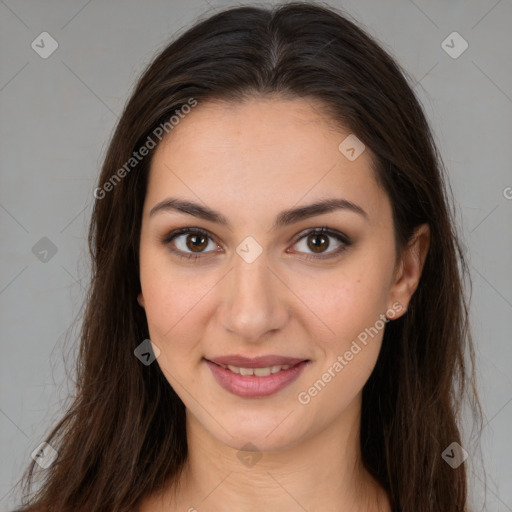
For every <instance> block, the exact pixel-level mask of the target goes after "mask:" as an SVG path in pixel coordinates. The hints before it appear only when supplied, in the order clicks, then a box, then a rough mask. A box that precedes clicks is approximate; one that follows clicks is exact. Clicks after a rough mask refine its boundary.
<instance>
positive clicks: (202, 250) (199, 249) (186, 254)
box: [162, 227, 352, 260]
mask: <svg viewBox="0 0 512 512" xmlns="http://www.w3.org/2000/svg"><path fill="white" fill-rule="evenodd" d="M331 238H333V239H335V241H336V242H335V250H331V251H329V252H325V251H326V250H327V249H328V248H329V247H331V242H330V240H329V239H331ZM210 242H211V243H210ZM162 243H164V244H165V245H167V246H168V247H169V250H170V251H171V252H172V253H173V254H175V255H177V256H178V257H180V258H185V259H190V260H196V259H197V258H200V257H207V256H206V253H211V252H216V249H217V248H218V247H219V245H218V244H217V243H216V242H215V241H214V240H213V238H212V237H211V236H210V234H209V233H208V232H207V231H205V230H203V229H200V228H190V227H187V228H181V229H177V230H175V231H173V232H171V233H169V234H168V235H166V236H165V237H164V238H163V239H162ZM351 243H352V242H351V241H350V239H349V238H348V237H347V236H346V235H344V234H343V233H341V232H339V231H336V230H333V229H330V228H328V227H322V228H315V229H311V230H309V231H307V232H306V233H302V236H300V238H299V239H298V240H297V242H295V243H294V246H297V245H298V246H300V245H301V244H302V246H303V249H305V250H308V249H309V250H311V251H312V253H310V254H309V255H306V256H305V257H304V259H306V260H310V259H317V260H318V259H326V258H333V257H335V256H337V255H339V254H340V253H341V252H342V251H344V250H345V249H346V248H347V247H348V246H350V245H351ZM336 244H337V246H336ZM208 247H210V249H211V250H206V249H208ZM298 252H304V251H303V250H300V251H298Z"/></svg>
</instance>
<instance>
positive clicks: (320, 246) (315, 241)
mask: <svg viewBox="0 0 512 512" xmlns="http://www.w3.org/2000/svg"><path fill="white" fill-rule="evenodd" d="M331 240H334V245H333V243H332V242H331ZM351 244H352V242H351V241H350V239H349V238H348V237H347V236H346V235H344V234H343V233H340V232H339V231H335V230H332V229H330V228H327V227H324V228H317V229H314V230H310V231H309V232H307V233H305V234H304V235H303V236H302V237H301V238H299V240H298V241H297V242H296V243H295V244H294V247H295V248H296V250H297V252H302V253H305V254H306V256H305V258H306V259H312V260H313V259H323V258H331V257H335V256H337V255H338V254H340V253H341V252H343V251H344V250H345V249H346V248H347V247H349V246H350V245H351ZM331 247H332V250H330V251H328V249H331ZM294 252H295V251H294Z"/></svg>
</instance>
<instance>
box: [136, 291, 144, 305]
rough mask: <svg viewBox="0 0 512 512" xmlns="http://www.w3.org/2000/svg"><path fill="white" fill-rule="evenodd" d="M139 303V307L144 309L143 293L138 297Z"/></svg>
mask: <svg viewBox="0 0 512 512" xmlns="http://www.w3.org/2000/svg"><path fill="white" fill-rule="evenodd" d="M137 302H138V303H139V306H141V307H144V296H143V295H142V292H140V293H139V295H137Z"/></svg>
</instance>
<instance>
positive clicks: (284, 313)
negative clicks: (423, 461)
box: [138, 97, 429, 512]
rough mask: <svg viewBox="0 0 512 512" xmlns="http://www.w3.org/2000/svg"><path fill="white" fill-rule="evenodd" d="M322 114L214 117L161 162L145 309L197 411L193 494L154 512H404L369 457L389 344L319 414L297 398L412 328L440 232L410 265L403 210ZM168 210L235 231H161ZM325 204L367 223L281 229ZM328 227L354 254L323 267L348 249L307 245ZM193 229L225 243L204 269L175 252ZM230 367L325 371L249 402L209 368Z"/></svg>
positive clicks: (283, 107)
mask: <svg viewBox="0 0 512 512" xmlns="http://www.w3.org/2000/svg"><path fill="white" fill-rule="evenodd" d="M315 107H316V106H315V102H314V101H312V100H305V99H293V100H285V99H280V98H276V97H273V98H268V97H267V98H264V97H260V98H252V99H250V100H247V101H245V102H243V103H242V102H240V103H223V102H203V103H199V104H198V105H197V106H196V107H195V108H194V109H192V111H191V112H190V113H189V114H187V116H186V117H185V118H184V119H183V120H181V121H180V123H179V124H178V125H177V126H176V127H174V129H173V130H172V131H171V132H170V133H169V135H167V137H166V138H165V139H164V140H163V142H162V143H161V144H160V145H159V146H158V147H157V148H156V150H155V154H154V158H153V161H152V164H151V169H150V176H149V183H148V189H147V195H146V199H145V204H144V210H143V220H142V229H141V240H140V264H141V270H140V281H141V289H142V292H141V294H140V295H139V297H138V301H139V304H140V305H141V307H143V308H144V309H145V312H146V316H147V320H148V326H149V333H150V337H151V340H152V342H153V343H154V344H155V345H156V346H157V347H158V348H159V349H160V355H159V357H158V358H157V360H156V363H155V364H159V365H160V367H161V369H162V371H163V373H164V374H165V376H166V378H167V380H168V381H169V384H170V385H172V386H173V388H174V389H175V391H176V392H177V394H178V395H179V396H180V398H181V399H182V401H183V402H184V404H185V406H186V411H187V413H186V414H187V438H188V444H189V458H188V461H187V465H186V467H185V472H184V474H183V478H182V479H181V481H180V485H179V487H177V488H176V489H174V488H172V487H171V486H169V488H168V489H166V490H165V491H164V492H161V493H159V494H158V495H157V494H153V495H151V496H148V497H147V498H146V499H145V500H144V501H143V502H142V503H141V506H140V510H141V511H142V512H160V511H162V512H163V511H164V510H166V511H169V510H180V511H181V510H182V511H187V510H190V511H193V510H200V511H201V512H208V511H215V512H224V511H226V512H227V511H232V510H244V511H249V512H250V511H260V510H269V511H277V510H286V511H290V512H294V511H301V512H303V511H304V510H308V511H310V512H313V511H319V510H322V511H336V512H340V511H343V510H347V511H356V512H357V511H363V510H364V511H375V512H376V511H388V512H389V511H390V510H391V508H390V505H389V500H388V497H387V495H386V493H385V492H384V490H383V489H382V488H381V487H380V486H379V485H378V483H377V482H376V481H375V480H374V479H373V478H372V477H371V476H370V475H369V473H368V472H367V471H366V470H365V469H364V467H363V465H362V462H361V454H360V448H359V429H360V414H361V396H362V388H363V386H364V384H365V382H366V381H367V379H368V378H369V376H370V374H371V372H372V370H373V368H374V366H375V363H376V360H377V356H378V354H379V350H380V347H381V341H382V335H383V332H384V329H382V328H381V329H379V332H378V334H377V335H375V336H373V337H371V338H369V340H368V343H367V344H366V345H364V346H363V345H362V344H361V343H359V345H360V346H361V347H362V349H361V350H360V351H359V352H358V353H357V355H354V357H353V358H352V360H350V361H347V365H346V366H344V367H343V369H342V370H341V371H339V372H334V374H335V377H332V378H331V380H330V382H328V383H327V384H326V385H325V387H324V388H323V389H322V390H321V391H320V392H318V393H317V394H316V396H314V397H310V398H311V399H310V401H309V403H307V404H304V403H300V402H299V400H298V395H299V393H301V392H304V391H306V392H307V390H308V389H309V388H310V387H311V386H312V385H313V383H315V381H317V380H318V379H320V378H321V377H322V375H323V374H324V373H325V372H326V371H328V369H329V368H330V367H331V374H332V366H333V364H334V363H335V361H337V358H338V356H339V355H342V356H343V354H345V352H346V351H347V350H349V349H350V346H351V343H352V342H353V341H354V340H356V339H357V336H358V335H359V334H360V333H361V332H363V331H364V330H365V329H366V328H369V327H371V326H375V325H376V322H377V321H378V320H379V318H380V319H382V318H384V316H383V315H385V314H386V312H387V311H390V310H391V311H392V313H394V318H395V319H396V318H398V317H399V316H401V315H402V314H405V313H406V309H407V306H408V303H409V300H410V298H411V296H412V294H413V293H414V291H415V290H416V288H417V285H418V281H419V278H420V275H421V271H422V268H423V264H424V260H425V257H426V254H427V251H428V245H429V229H428V226H426V225H423V226H420V227H419V228H418V230H417V231H416V234H415V236H414V237H413V239H412V240H411V244H410V245H409V247H408V248H406V249H405V250H404V251H403V252H401V253H400V254H397V253H396V252H395V241H394V231H393V222H392V210H391V205H390V202H389V199H388V196H387V194H386V193H385V192H384V190H383V189H382V188H380V186H379V185H378V184H377V182H376V181H375V177H374V173H373V170H372V169H371V167H370V165H371V161H372V160H371V158H372V156H371V154H370V150H369V149H368V148H366V150H365V151H363V153H362V154H361V155H360V156H359V157H358V158H356V159H355V160H354V161H350V160H349V159H347V158H346V157H345V156H344V154H342V153H341V152H340V151H339V150H338V145H339V144H340V143H341V142H342V141H343V140H344V139H345V137H347V136H348V135H349V133H350V132H349V131H347V130H341V129H340V128H338V127H335V126H334V125H333V123H332V122H329V120H328V119H326V118H325V117H323V116H322V115H321V114H320V113H319V110H320V109H318V108H315ZM168 197H176V198H181V199H186V200H189V201H193V202H197V203H199V204H201V205H203V206H208V207H209V208H211V209H213V210H215V211H217V212H219V213H221V214H222V215H224V216H225V217H226V218H227V219H228V220H229V222H230V224H231V227H230V228H227V227H225V226H222V225H220V224H217V223H214V222H211V221H208V220H203V219H200V218H197V217H193V216H191V215H187V214H185V213H180V212H176V211H160V212H158V213H156V214H154V215H153V216H151V217H150V215H149V212H150V211H151V209H152V208H153V207H154V206H155V205H156V204H157V203H159V202H160V201H162V200H164V199H166V198H168ZM325 198H344V199H347V200H349V201H351V202H353V203H355V204H357V205H358V206H360V207H361V208H362V209H363V210H364V211H365V212H366V213H367V218H365V217H364V216H362V215H360V214H357V213H355V212H353V211H350V210H347V209H339V210H335V211H332V212H329V213H323V214H321V215H317V216H314V217H310V218H308V219H303V220H300V221H299V222H297V223H295V224H292V225H289V226H283V227H279V228H277V229H275V230H271V226H272V224H273V222H274V220H275V218H276V217H277V215H278V214H279V213H280V212H281V211H283V210H285V209H289V208H296V207H299V206H305V205H308V204H311V203H313V202H316V201H317V200H320V199H325ZM322 226H328V227H330V228H331V229H333V230H337V231H339V232H341V233H344V234H345V235H347V236H348V237H349V238H350V240H351V241H352V244H351V245H350V246H347V247H346V248H345V250H344V251H343V252H341V253H340V254H339V255H338V256H333V257H331V258H329V259H323V260H322V259H317V260H311V261H308V260H307V259H305V258H306V257H307V256H308V255H309V256H313V257H314V256H315V255H318V254H334V253H335V252H336V249H337V248H338V247H339V246H340V242H338V241H337V240H336V239H335V238H333V237H328V240H329V245H328V246H327V245H326V244H325V243H324V245H322V246H321V249H320V252H318V251H317V252H315V250H314V249H315V248H314V242H315V241H318V237H315V236H312V237H311V236H310V237H309V241H310V243H309V244H308V236H307V234H306V235H301V233H302V232H304V231H305V230H308V229H313V228H319V227H322ZM182 227H199V228H203V229H204V230H207V231H208V232H209V233H210V235H211V237H212V238H211V240H210V239H207V241H208V242H207V245H206V243H205V244H204V246H202V248H201V249H199V254H202V256H200V258H199V259H197V260H186V259H180V258H179V257H178V256H176V255H174V254H173V253H171V252H170V250H169V246H170V245H172V242H169V243H167V245H166V244H165V243H163V242H162V238H163V237H165V235H167V234H169V233H171V232H172V231H173V230H175V229H178V228H182ZM297 235H299V236H297ZM247 236H251V237H253V238H254V239H255V240H256V241H257V242H258V244H259V245H260V246H261V249H262V253H261V254H260V255H259V256H258V257H257V258H256V260H255V261H253V262H252V263H247V262H246V261H245V260H244V259H243V258H242V257H240V256H239V254H238V253H237V252H236V248H237V247H238V246H239V245H240V243H241V242H242V241H243V240H244V239H245V238H246V237H247ZM187 237H188V239H189V246H188V247H187V245H186V241H187ZM300 237H301V238H300ZM190 238H192V242H193V240H194V237H193V234H192V235H191V234H185V235H180V236H179V238H178V239H174V247H175V248H176V249H177V250H179V249H181V250H182V251H184V252H185V253H188V254H194V249H193V247H194V246H193V243H190ZM311 240H312V241H313V244H311ZM321 241H322V240H320V242H321ZM190 247H192V248H190ZM215 250H217V252H215ZM201 251H202V253H201ZM196 252H197V251H196ZM393 304H395V309H393ZM397 304H398V309H400V308H401V310H400V311H396V309H397ZM227 354H242V355H245V356H248V357H255V356H258V355H264V354H278V355H285V356H291V357H300V358H302V359H310V361H311V363H310V364H309V365H308V366H307V367H306V368H305V370H304V371H303V372H302V374H301V375H300V376H299V378H298V379H297V380H295V381H294V382H293V383H292V384H290V385H289V386H288V387H286V388H284V389H282V390H280V391H279V392H277V393H275V394H273V395H271V396H268V397H262V398H243V397H239V396H236V395H233V394H231V393H230V392H228V391H226V390H224V389H223V388H222V387H220V386H219V385H218V384H217V382H216V381H215V380H214V378H213V375H212V373H211V371H210V369H209V367H208V366H207V364H206V363H205V361H204V360H203V358H209V359H211V358H213V357H215V356H220V355H227ZM248 442H250V443H252V444H253V445H254V446H255V447H256V449H257V454H256V455H258V456H261V457H260V458H259V459H253V460H254V461H255V462H251V463H250V465H246V464H244V463H242V461H241V458H240V457H239V456H238V455H240V452H239V451H240V450H241V448H242V447H244V446H245V445H246V444H247V443H248ZM174 491H175V492H174ZM192 507H194V508H192Z"/></svg>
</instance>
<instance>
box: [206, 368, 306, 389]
mask: <svg viewBox="0 0 512 512" xmlns="http://www.w3.org/2000/svg"><path fill="white" fill-rule="evenodd" d="M289 360H290V359H289ZM205 362H206V364H207V365H208V367H209V368H210V370H211V372H212V373H213V376H214V377H215V380H216V381H217V382H218V383H219V385H220V386H222V387H223V388H224V389H225V390H227V391H229V392H230V393H233V394H234V395H238V396H242V397H246V398H259V397H265V396H269V395H271V394H273V393H277V392H278V391H280V390H281V389H283V388H285V387H286V386H288V385H289V384H291V383H292V382H293V381H294V380H295V379H297V378H298V376H299V375H300V374H301V373H302V371H303V370H304V368H305V367H306V366H307V365H308V364H309V361H305V360H300V359H299V360H298V362H297V363H296V364H295V366H292V367H291V368H288V369H287V370H281V371H279V372H277V373H272V374H270V375H268V376H267V377H256V376H255V375H245V376H244V375H239V374H238V373H234V372H232V371H231V370H229V369H227V368H223V367H222V366H219V365H217V364H215V363H213V362H212V361H209V360H208V359H205ZM253 362H254V360H253ZM222 364H226V363H222ZM229 364H231V363H229ZM265 364H266V363H265ZM278 364H279V363H278ZM280 364H288V363H280ZM233 366H237V365H233ZM259 366H260V367H264V366H263V365H262V364H259ZM267 366H274V365H273V364H267ZM255 367H257V366H255V365H253V366H242V368H255Z"/></svg>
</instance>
